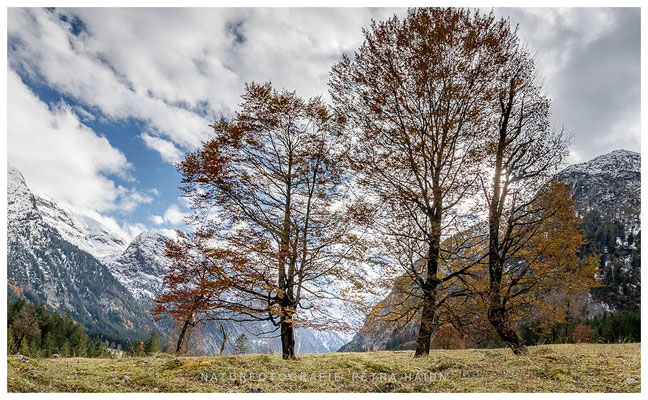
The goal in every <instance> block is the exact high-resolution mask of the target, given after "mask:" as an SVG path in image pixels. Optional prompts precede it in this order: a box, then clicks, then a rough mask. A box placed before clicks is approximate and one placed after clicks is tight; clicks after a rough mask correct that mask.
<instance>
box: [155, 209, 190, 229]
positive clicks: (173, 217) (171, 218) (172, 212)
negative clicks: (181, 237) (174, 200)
mask: <svg viewBox="0 0 648 400" xmlns="http://www.w3.org/2000/svg"><path fill="white" fill-rule="evenodd" d="M186 216H187V214H186V213H184V212H182V211H181V210H180V207H178V206H177V205H176V204H172V205H171V206H170V207H169V208H167V209H166V211H165V212H164V215H151V216H150V217H149V220H150V221H151V222H153V223H154V224H156V225H162V224H165V223H166V224H170V225H174V226H178V225H181V224H183V223H184V219H185V217H186Z"/></svg>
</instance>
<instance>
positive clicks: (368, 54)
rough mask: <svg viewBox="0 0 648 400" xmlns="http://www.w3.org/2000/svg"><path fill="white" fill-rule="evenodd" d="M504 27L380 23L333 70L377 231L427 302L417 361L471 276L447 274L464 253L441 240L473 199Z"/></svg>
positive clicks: (425, 16) (463, 22)
mask: <svg viewBox="0 0 648 400" xmlns="http://www.w3.org/2000/svg"><path fill="white" fill-rule="evenodd" d="M505 28H506V24H505V22H504V21H498V20H496V19H495V18H494V16H493V15H492V14H489V15H482V14H479V13H478V12H473V11H470V10H464V9H453V8H445V9H437V8H433V9H428V8H424V9H412V10H409V12H408V15H407V17H406V18H405V19H403V20H401V19H399V18H398V17H396V16H394V17H393V18H391V19H389V20H387V21H384V22H375V21H374V22H373V23H372V24H371V26H370V28H369V29H366V30H364V36H365V40H364V43H363V44H362V45H361V46H360V48H359V49H358V50H357V51H356V52H355V55H354V57H353V58H349V57H346V56H344V58H343V60H342V61H341V62H339V63H338V64H336V65H335V66H334V67H333V70H332V72H331V80H330V83H329V87H330V93H331V96H332V99H333V101H334V104H335V108H336V110H337V112H338V113H339V114H340V115H341V116H342V117H344V118H346V119H347V123H348V126H349V128H350V129H349V133H350V136H352V137H353V138H355V142H354V143H355V145H354V149H355V151H354V152H353V153H352V154H351V159H352V160H353V166H354V167H355V173H356V179H357V182H358V184H359V185H361V186H362V187H363V188H364V189H365V190H366V191H367V192H368V193H371V196H373V197H375V198H376V199H377V201H376V203H380V205H381V208H380V216H381V217H382V218H379V220H382V221H385V223H383V224H379V223H376V224H374V228H375V229H376V230H377V231H379V234H380V236H381V237H382V238H384V243H385V248H386V249H388V253H389V254H390V255H391V262H392V263H393V264H395V265H399V266H400V267H402V268H403V269H404V270H405V271H406V273H407V275H409V276H410V277H411V279H412V280H413V282H414V288H415V292H416V293H418V296H419V297H420V300H419V301H418V302H417V304H418V307H419V309H420V311H418V312H417V315H420V327H419V329H418V334H417V339H416V353H415V354H416V356H425V355H427V354H429V349H430V338H431V335H432V331H433V327H434V320H435V311H436V308H437V307H438V303H439V299H438V290H439V289H440V287H441V286H440V285H446V286H448V285H449V283H450V281H451V280H453V279H455V278H456V277H458V276H460V275H461V274H463V273H465V272H466V269H467V268H459V269H456V270H453V271H452V272H450V271H447V270H443V263H444V262H445V261H446V260H448V259H449V258H450V257H451V255H452V254H455V255H456V254H459V253H460V252H461V248H457V247H453V248H450V249H447V250H448V251H447V252H446V251H444V249H443V247H442V246H441V243H442V239H443V238H444V237H449V236H450V235H452V234H454V233H456V232H458V231H461V230H462V229H463V227H461V226H457V224H459V222H460V221H461V220H462V219H461V218H460V216H461V214H463V213H464V211H465V207H462V203H463V201H464V200H465V199H466V198H467V197H468V196H469V195H470V194H472V193H474V188H475V185H474V184H475V177H476V176H477V173H476V168H478V167H479V159H480V157H481V155H482V154H481V153H482V151H483V149H482V148H479V147H478V144H479V143H480V140H478V139H479V138H480V135H481V134H482V131H483V126H484V124H485V121H487V118H488V116H489V112H490V111H491V110H490V109H489V108H488V104H490V99H491V97H492V96H493V93H492V92H491V90H492V84H491V80H492V79H493V71H495V69H496V66H497V64H498V63H500V62H501V60H498V59H497V58H496V57H495V56H496V55H497V54H499V53H498V46H499V43H500V40H501V37H502V35H504V34H506V32H507V31H506V29H505ZM459 225H460V224H459ZM466 243H468V242H466ZM470 264H471V263H468V266H469V265H470ZM450 286H451V285H450Z"/></svg>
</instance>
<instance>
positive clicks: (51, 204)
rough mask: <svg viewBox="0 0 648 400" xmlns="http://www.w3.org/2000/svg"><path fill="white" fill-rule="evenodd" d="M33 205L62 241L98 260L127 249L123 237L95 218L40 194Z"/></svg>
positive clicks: (125, 240)
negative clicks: (59, 235)
mask: <svg viewBox="0 0 648 400" xmlns="http://www.w3.org/2000/svg"><path fill="white" fill-rule="evenodd" d="M36 206H37V207H38V211H40V213H41V215H42V216H43V219H44V221H45V223H47V224H48V225H50V226H51V227H53V228H54V229H56V230H57V231H58V232H59V233H60V234H61V236H62V237H63V238H64V239H65V240H67V241H68V242H70V243H72V244H74V245H76V246H77V247H78V248H80V249H81V250H83V251H86V252H88V253H90V254H92V255H93V256H95V257H96V258H98V259H100V260H101V259H103V258H105V257H111V256H113V257H114V256H116V255H118V254H120V253H121V252H122V251H124V249H125V248H126V245H127V239H126V238H124V237H122V236H121V235H120V234H119V233H117V232H114V231H112V230H111V229H109V228H108V227H106V226H105V225H103V224H102V223H101V222H99V221H97V220H96V219H93V218H91V217H88V216H85V215H81V214H79V213H76V212H74V211H72V210H70V209H66V208H63V207H62V206H61V205H59V204H58V203H56V202H55V201H53V200H50V199H47V198H45V197H42V196H41V197H36Z"/></svg>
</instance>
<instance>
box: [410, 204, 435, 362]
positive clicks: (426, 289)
mask: <svg viewBox="0 0 648 400" xmlns="http://www.w3.org/2000/svg"><path fill="white" fill-rule="evenodd" d="M435 203H436V207H435V208H434V213H433V215H432V221H434V223H435V224H436V226H437V227H440V226H441V206H440V204H441V200H440V199H436V201H435ZM440 246H441V235H440V228H437V229H436V232H434V233H433V235H432V238H431V240H430V244H429V248H428V258H427V262H426V277H425V282H424V283H423V285H422V287H421V289H422V291H423V310H422V312H421V324H420V325H419V330H418V333H417V335H416V351H415V352H414V357H427V356H428V355H429V354H430V340H431V339H432V329H433V328H434V315H435V312H436V292H437V285H438V283H439V281H438V277H437V273H438V271H439V249H440Z"/></svg>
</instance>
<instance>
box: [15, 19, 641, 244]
mask: <svg viewBox="0 0 648 400" xmlns="http://www.w3.org/2000/svg"><path fill="white" fill-rule="evenodd" d="M405 12H406V11H405V10H402V9H397V10H393V9H359V8H354V9H98V8H94V9H19V8H14V9H9V10H8V22H7V25H8V32H7V33H8V61H9V62H8V64H9V67H8V160H9V162H10V163H12V164H13V165H14V166H16V167H17V168H19V169H20V170H21V171H22V172H23V174H24V175H25V178H26V179H27V182H28V184H29V186H30V187H31V188H32V190H34V191H35V192H36V193H38V194H41V195H45V196H48V197H51V198H54V199H56V200H58V201H60V202H62V203H64V204H66V205H67V206H69V207H70V208H72V209H75V210H77V211H79V212H81V213H83V214H87V215H90V216H93V217H95V218H98V219H100V220H102V221H103V222H105V223H107V224H108V225H110V226H112V227H113V228H114V229H115V230H118V231H120V233H121V234H123V235H124V236H127V237H132V236H133V235H135V234H136V233H138V232H139V231H141V230H145V229H146V230H150V229H157V230H160V231H162V232H165V231H166V232H169V231H170V230H172V229H176V228H182V227H183V223H182V217H183V215H184V214H185V213H187V212H189V210H188V209H187V207H186V205H185V204H184V203H183V201H182V200H181V199H179V196H180V191H179V190H178V188H177V187H178V185H179V178H180V177H179V175H178V173H177V172H176V170H175V168H174V166H173V163H174V162H177V161H178V160H179V159H180V158H181V157H182V154H184V153H185V152H187V151H192V150H195V149H196V148H197V147H198V146H199V145H200V142H201V141H202V140H205V139H206V138H208V137H209V135H210V129H209V127H208V124H209V123H212V122H213V121H214V120H215V119H216V118H218V117H220V116H221V115H224V116H229V115H231V114H232V113H233V112H234V111H235V110H236V107H237V104H238V103H239V102H240V100H239V96H240V93H241V91H242V89H243V86H244V83H245V82H249V81H252V80H254V81H257V82H261V81H266V80H271V81H272V82H273V84H274V85H275V86H278V87H284V88H286V89H290V90H297V93H298V94H299V95H301V96H305V97H310V96H317V95H323V96H324V98H325V99H327V98H328V95H327V93H326V91H327V86H326V82H327V79H328V72H329V70H330V67H331V65H333V63H334V62H336V61H337V60H339V58H340V56H341V55H342V54H343V53H347V54H350V53H352V52H353V51H354V49H355V48H357V47H358V45H359V44H360V43H361V41H362V34H361V28H362V27H366V26H367V25H368V24H369V23H370V20H371V18H375V19H384V18H387V17H389V16H391V15H392V14H394V13H397V14H399V15H404V14H405ZM495 12H496V14H497V15H499V16H506V17H510V18H511V20H512V22H513V23H520V35H521V37H522V39H523V41H525V43H527V45H528V46H529V47H530V48H531V49H532V51H534V53H535V54H537V55H536V60H537V66H538V70H539V71H540V73H541V74H542V75H543V77H544V79H545V87H546V89H547V92H548V94H549V97H550V98H552V99H553V106H552V112H553V119H554V124H556V125H558V126H559V125H562V124H564V125H565V127H566V128H567V129H568V130H569V131H570V132H573V133H574V134H575V140H574V147H573V149H572V156H571V160H572V161H574V162H577V161H585V160H587V159H590V158H592V157H594V156H596V155H599V154H602V153H605V152H608V151H610V150H614V149H617V148H626V149H629V150H635V151H639V147H640V140H639V137H640V135H639V96H640V89H639V77H640V65H639V54H640V52H639V50H640V46H639V30H640V17H639V15H640V13H639V11H638V9H497V10H495Z"/></svg>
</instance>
